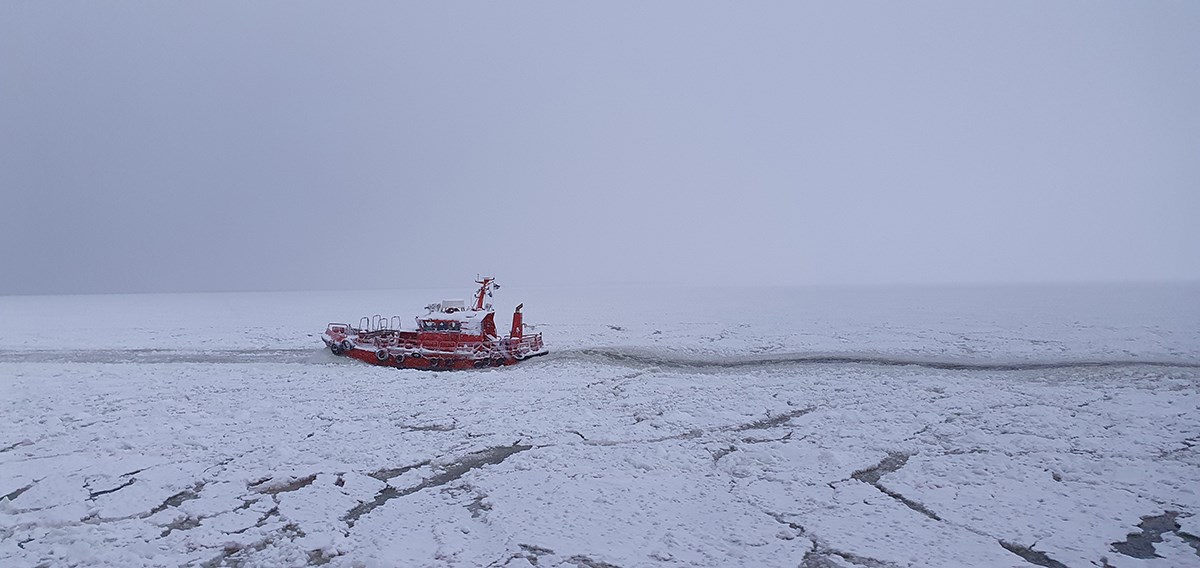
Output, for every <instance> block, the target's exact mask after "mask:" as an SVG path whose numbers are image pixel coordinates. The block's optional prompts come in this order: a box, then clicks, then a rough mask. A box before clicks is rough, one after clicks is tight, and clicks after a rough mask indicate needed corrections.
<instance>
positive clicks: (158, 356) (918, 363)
mask: <svg viewBox="0 0 1200 568" xmlns="http://www.w3.org/2000/svg"><path fill="white" fill-rule="evenodd" d="M0 362H2V363H106V364H108V363H139V364H162V363H196V364H205V363H208V364H237V363H279V364H300V365H304V364H310V365H327V364H339V363H343V360H342V359H339V358H336V357H333V356H331V355H330V354H329V352H328V351H325V350H322V349H268V348H261V349H212V350H178V349H75V350H0ZM557 362H584V363H593V364H600V365H621V366H631V367H658V368H664V369H680V370H695V371H701V370H734V369H739V370H749V369H756V368H779V367H788V366H830V365H833V366H838V365H848V366H849V365H870V366H883V367H917V368H927V369H938V370H948V371H993V372H1003V371H1043V370H1059V369H1089V368H1108V369H1113V368H1131V367H1171V368H1183V369H1200V362H1197V361H1187V360H1168V359H1150V358H1147V359H1132V358H1128V359H1116V358H1114V359H1104V358H1090V359H1083V358H1079V359H1070V358H1067V359H1057V360H1045V359H1043V360H1037V359H1031V360H1002V359H987V360H970V359H961V358H952V357H944V358H939V357H933V356H928V357H926V356H919V355H896V354H886V353H866V352H861V353H852V352H845V353H804V352H798V353H797V352H793V353H772V354H752V355H750V354H737V353H725V354H719V355H718V354H698V353H680V352H675V351H670V350H650V349H642V348H637V347H597V348H581V349H567V350H563V351H560V352H558V353H552V354H550V355H549V356H548V357H545V358H544V359H543V360H542V363H541V364H543V365H549V364H554V363H557Z"/></svg>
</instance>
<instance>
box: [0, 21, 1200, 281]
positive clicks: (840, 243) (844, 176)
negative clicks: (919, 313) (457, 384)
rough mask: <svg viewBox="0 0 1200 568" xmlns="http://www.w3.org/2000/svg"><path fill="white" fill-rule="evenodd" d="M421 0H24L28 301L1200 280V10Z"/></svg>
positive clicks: (14, 35)
mask: <svg viewBox="0 0 1200 568" xmlns="http://www.w3.org/2000/svg"><path fill="white" fill-rule="evenodd" d="M398 4H399V3H394V2H379V3H368V2H352V3H340V2H339V3H333V2H321V3H318V2H280V3H276V2H240V1H239V2H207V1H206V2H145V3H142V2H137V3H134V2H33V1H24V0H12V1H7V2H3V3H0V242H2V244H3V246H2V247H0V294H29V293H88V292H101V293H108V292H143V291H209V290H270V289H340V288H387V287H412V286H418V287H425V286H444V285H455V284H463V282H464V281H465V280H466V279H469V278H473V277H474V276H475V274H476V273H477V272H485V273H488V272H491V273H495V274H497V275H498V276H499V277H500V279H501V282H520V283H523V284H530V285H532V284H542V283H545V284H563V283H574V282H581V281H587V280H596V281H601V282H626V281H629V282H682V281H701V282H708V283H715V284H760V283H761V284H889V283H957V282H1042V281H1048V282H1059V281H1127V280H1179V279H1189V280H1195V279H1200V2H1166V1H1159V2H1156V1H1148V2H986V3H982V2H981V3H969V2H949V1H947V2H936V3H909V2H905V3H891V2H887V3H885V2H878V3H842V2H811V3H809V2H737V3H735V2H691V1H689V2H591V3H580V2H486V3H470V2H451V3H442V2H436V3H435V2H414V3H408V4H403V5H398ZM467 284H469V282H468V283H467Z"/></svg>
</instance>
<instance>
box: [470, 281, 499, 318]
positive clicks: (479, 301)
mask: <svg viewBox="0 0 1200 568" xmlns="http://www.w3.org/2000/svg"><path fill="white" fill-rule="evenodd" d="M495 281H496V279H495V278H494V277H492V276H484V277H483V278H481V279H479V280H476V281H475V283H476V284H479V291H478V292H476V293H475V307H474V308H472V309H474V310H475V311H477V312H481V311H483V298H484V297H485V296H487V295H488V293H489V292H490V291H491V288H492V286H493V285H494V282H495Z"/></svg>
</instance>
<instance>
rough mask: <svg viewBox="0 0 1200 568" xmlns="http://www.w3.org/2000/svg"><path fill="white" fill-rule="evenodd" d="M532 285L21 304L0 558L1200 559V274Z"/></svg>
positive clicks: (776, 562)
mask: <svg viewBox="0 0 1200 568" xmlns="http://www.w3.org/2000/svg"><path fill="white" fill-rule="evenodd" d="M523 292H526V293H525V294H524V295H523V296H522V297H520V298H517V297H514V298H511V301H512V304H513V305H515V304H517V303H518V302H524V303H525V304H526V305H527V306H532V308H527V310H526V313H525V322H526V323H527V324H528V327H529V328H532V329H533V330H536V332H539V333H542V334H543V336H544V338H545V341H546V344H547V345H548V346H549V347H550V348H551V354H550V355H548V356H546V357H543V358H540V359H536V360H531V361H528V362H526V363H523V364H522V365H519V366H516V367H505V368H495V369H480V370H471V371H457V372H429V371H417V370H410V369H396V368H385V367H374V366H369V365H363V364H359V363H358V362H356V361H352V360H348V359H346V358H338V357H335V356H333V355H332V354H330V353H329V351H328V350H325V349H323V345H322V343H321V341H320V340H319V339H318V338H317V337H315V336H314V335H312V334H313V333H314V332H313V330H314V329H319V328H320V327H321V326H323V325H324V324H325V323H326V322H328V321H337V320H338V318H341V317H344V314H347V313H351V314H355V313H359V314H363V315H372V314H374V313H377V311H378V308H379V306H384V305H386V306H395V307H396V308H395V310H396V311H395V313H396V314H405V313H408V312H409V310H410V308H411V307H412V306H414V305H420V304H419V302H422V301H424V300H425V299H427V298H428V297H430V296H433V297H439V296H441V295H442V294H443V293H446V294H452V293H454V291H452V290H451V291H441V290H416V291H388V292H383V291H380V292H337V293H260V294H192V295H188V294H181V295H125V296H121V295H118V296H60V297H0V413H2V414H0V416H2V420H0V566H47V567H50V566H121V567H133V566H196V567H216V566H246V567H249V566H317V565H326V566H331V567H352V566H353V567H372V566H497V567H498V566H507V567H518V566H538V567H556V566H562V567H591V568H611V567H622V568H628V567H635V566H663V567H666V566H764V567H766V566H790V567H796V566H800V567H805V568H818V567H821V568H825V567H867V568H892V567H902V566H903V567H908V566H912V567H918V566H919V567H936V566H944V567H961V566H1003V567H1009V566H1045V567H1064V566H1069V567H1091V566H1111V567H1117V568H1134V567H1140V568H1147V567H1178V566H1200V539H1198V538H1197V536H1198V535H1200V516H1198V513H1200V496H1198V495H1197V488H1200V286H1197V285H1177V286H1169V285H1138V286H1091V287H1087V286H1059V287H1014V288H987V287H974V288H924V289H922V288H911V289H870V288H863V289H803V288H765V287H763V288H743V289H737V288H698V287H692V288H670V287H640V288H635V287H627V288H621V287H609V288H603V289H592V290H578V289H569V290H566V289H552V288H545V289H531V290H527V291H523ZM511 309H512V306H497V310H498V311H500V310H511ZM382 315H383V316H385V317H387V316H390V315H392V314H382Z"/></svg>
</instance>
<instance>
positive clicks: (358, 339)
mask: <svg viewBox="0 0 1200 568" xmlns="http://www.w3.org/2000/svg"><path fill="white" fill-rule="evenodd" d="M475 283H476V284H479V291H477V292H476V293H475V303H474V305H472V306H471V307H470V308H467V307H466V304H465V302H463V301H462V300H443V301H441V302H440V303H437V304H430V305H428V306H426V307H425V309H426V310H428V313H426V314H425V315H423V316H417V318H416V319H417V326H416V329H415V330H404V329H401V325H400V324H401V320H400V316H391V317H384V316H380V315H375V316H371V317H364V318H361V319H360V320H359V323H358V327H354V326H351V325H349V324H345V323H331V324H329V325H328V326H327V327H326V328H325V333H323V334H322V335H321V340H322V341H324V342H325V345H327V346H328V347H329V349H330V351H333V354H334V355H345V356H347V357H353V358H355V359H358V360H360V361H364V362H367V363H372V364H375V365H384V366H387V367H404V368H408V369H428V370H449V369H476V368H480V367H500V366H503V365H514V364H516V363H517V362H520V361H523V360H525V359H528V358H530V357H537V356H538V355H545V354H546V353H548V352H549V351H547V350H546V347H545V346H544V345H543V344H542V334H540V333H535V334H528V335H527V334H526V333H525V325H524V323H523V322H522V316H521V307H522V306H524V304H521V305H519V306H517V309H516V311H515V312H513V320H512V328H511V331H510V332H509V334H508V335H506V336H504V337H500V336H499V334H497V332H496V321H495V318H496V312H494V311H493V310H492V305H491V304H490V303H485V302H486V299H487V298H490V297H491V296H492V290H493V289H497V288H499V287H500V286H498V285H497V284H496V280H495V278H492V277H490V276H489V277H485V278H481V279H479V280H476V281H475Z"/></svg>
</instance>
